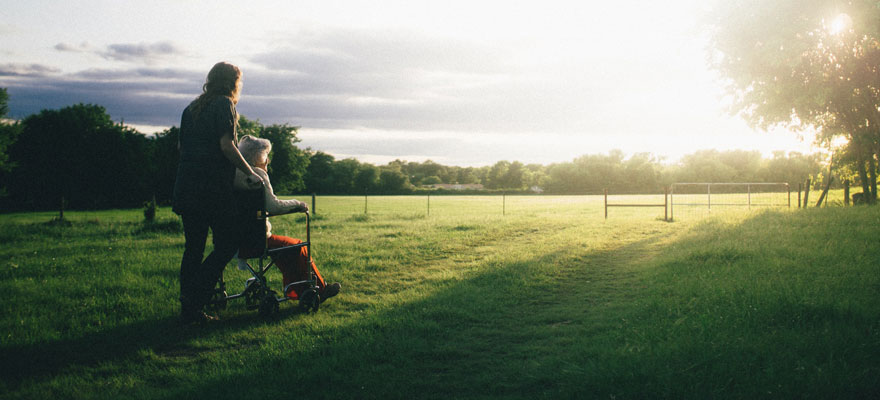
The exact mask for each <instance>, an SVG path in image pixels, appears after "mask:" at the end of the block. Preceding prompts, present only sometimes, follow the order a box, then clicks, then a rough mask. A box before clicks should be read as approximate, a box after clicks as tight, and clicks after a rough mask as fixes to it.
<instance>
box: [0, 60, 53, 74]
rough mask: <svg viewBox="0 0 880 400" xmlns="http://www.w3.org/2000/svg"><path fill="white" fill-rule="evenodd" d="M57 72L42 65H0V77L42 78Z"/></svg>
mask: <svg viewBox="0 0 880 400" xmlns="http://www.w3.org/2000/svg"><path fill="white" fill-rule="evenodd" d="M58 72H61V70H60V69H58V68H55V67H50V66H48V65H42V64H13V63H9V64H0V76H21V77H42V76H47V75H52V74H56V73H58Z"/></svg>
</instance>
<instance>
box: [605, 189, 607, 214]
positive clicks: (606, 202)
mask: <svg viewBox="0 0 880 400" xmlns="http://www.w3.org/2000/svg"><path fill="white" fill-rule="evenodd" d="M605 219H608V189H605Z"/></svg>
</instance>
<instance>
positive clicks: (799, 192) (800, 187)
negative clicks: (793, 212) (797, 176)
mask: <svg viewBox="0 0 880 400" xmlns="http://www.w3.org/2000/svg"><path fill="white" fill-rule="evenodd" d="M803 186H804V184H803V183H798V208H801V189H802V188H803Z"/></svg>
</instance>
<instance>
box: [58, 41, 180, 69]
mask: <svg viewBox="0 0 880 400" xmlns="http://www.w3.org/2000/svg"><path fill="white" fill-rule="evenodd" d="M56 48H57V46H56ZM182 53H183V52H182V51H181V50H180V49H178V48H177V46H175V45H174V44H173V43H171V42H167V41H164V42H157V43H137V44H130V43H122V44H111V45H109V46H107V50H105V51H103V52H101V53H99V54H100V55H101V56H102V57H104V58H106V59H109V60H116V61H142V62H146V63H147V64H151V63H154V62H157V61H159V60H160V59H163V58H166V57H169V56H175V55H180V54H182Z"/></svg>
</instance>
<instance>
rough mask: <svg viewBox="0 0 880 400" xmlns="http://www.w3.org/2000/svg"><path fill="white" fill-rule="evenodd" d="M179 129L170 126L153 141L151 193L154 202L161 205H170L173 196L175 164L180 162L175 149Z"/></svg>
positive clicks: (175, 176) (175, 175) (177, 151)
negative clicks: (154, 198) (153, 172)
mask: <svg viewBox="0 0 880 400" xmlns="http://www.w3.org/2000/svg"><path fill="white" fill-rule="evenodd" d="M179 137H180V128H178V127H176V126H172V127H171V128H169V129H166V130H164V131H162V132H160V133H158V134H156V137H155V138H154V139H153V141H154V143H155V144H154V149H155V150H154V151H155V153H154V155H153V160H154V161H153V163H154V165H155V175H154V176H153V182H154V183H153V193H154V194H155V195H156V201H158V202H159V203H162V204H170V203H171V197H172V196H173V194H174V181H175V180H176V179H177V164H178V162H179V160H180V151H179V150H178V149H177V142H178V138H179Z"/></svg>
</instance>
